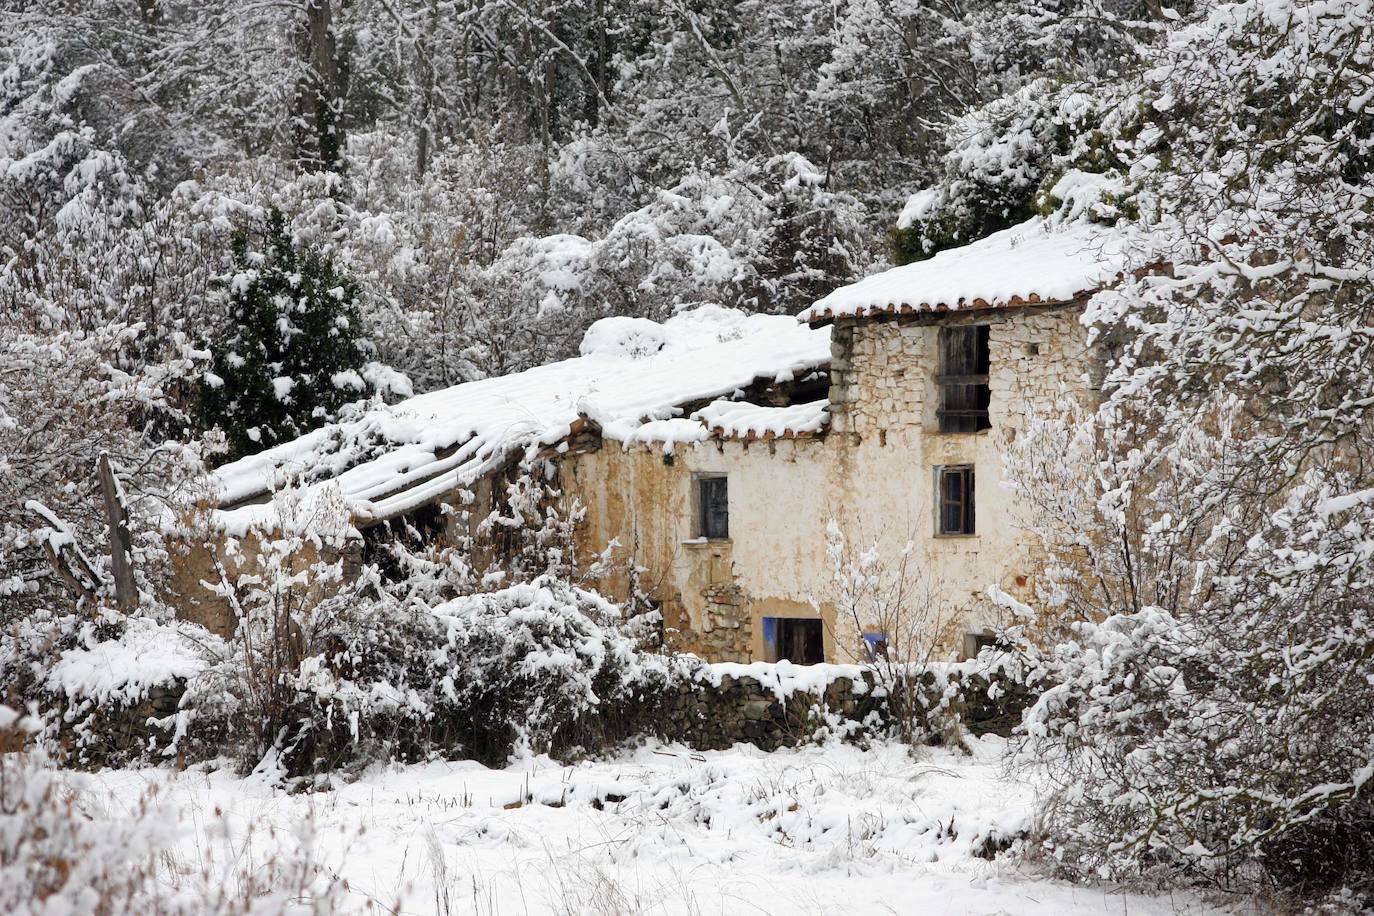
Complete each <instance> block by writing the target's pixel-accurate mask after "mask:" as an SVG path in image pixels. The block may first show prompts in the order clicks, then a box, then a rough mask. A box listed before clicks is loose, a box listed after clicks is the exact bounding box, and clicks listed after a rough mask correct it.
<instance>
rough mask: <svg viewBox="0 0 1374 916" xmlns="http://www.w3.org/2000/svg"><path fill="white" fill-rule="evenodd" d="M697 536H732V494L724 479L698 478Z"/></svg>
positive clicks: (713, 537)
mask: <svg viewBox="0 0 1374 916" xmlns="http://www.w3.org/2000/svg"><path fill="white" fill-rule="evenodd" d="M697 536H698V537H704V538H712V539H715V538H728V537H729V536H730V493H729V489H728V485H727V483H726V478H724V477H698V478H697Z"/></svg>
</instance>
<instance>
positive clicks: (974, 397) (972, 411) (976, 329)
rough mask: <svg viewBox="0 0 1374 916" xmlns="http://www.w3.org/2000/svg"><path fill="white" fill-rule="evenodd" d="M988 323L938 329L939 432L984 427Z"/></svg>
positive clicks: (987, 424)
mask: <svg viewBox="0 0 1374 916" xmlns="http://www.w3.org/2000/svg"><path fill="white" fill-rule="evenodd" d="M989 365H990V358H989V356H988V326H987V325H985V324H979V325H971V326H968V327H957V328H941V329H940V374H939V376H938V377H937V378H936V381H937V382H938V383H939V385H940V408H939V410H938V411H937V412H936V413H937V415H938V417H939V419H940V432H942V433H976V432H977V431H978V430H980V429H988V428H990V427H991V426H992V423H991V422H990V421H989V420H988V402H989V401H990V400H991V394H990V392H989V391H988V367H989Z"/></svg>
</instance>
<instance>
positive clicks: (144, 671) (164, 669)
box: [47, 617, 207, 704]
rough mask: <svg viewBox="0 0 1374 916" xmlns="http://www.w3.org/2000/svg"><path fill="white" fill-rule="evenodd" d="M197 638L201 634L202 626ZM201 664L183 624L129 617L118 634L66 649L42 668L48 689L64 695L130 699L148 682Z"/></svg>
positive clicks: (189, 673)
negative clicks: (122, 630)
mask: <svg viewBox="0 0 1374 916" xmlns="http://www.w3.org/2000/svg"><path fill="white" fill-rule="evenodd" d="M197 630H198V636H197V638H199V639H201V640H202V641H203V640H204V639H205V638H206V635H207V634H206V633H205V631H204V630H199V628H197ZM205 664H206V656H205V653H204V651H203V650H202V649H201V648H200V647H198V646H197V644H196V643H195V642H192V639H191V637H190V636H189V635H187V634H186V633H183V625H181V624H173V625H166V624H160V623H157V622H156V621H154V620H151V619H148V618H144V617H130V618H129V619H128V623H127V627H126V629H125V631H124V632H123V633H122V634H121V635H120V637H119V638H118V639H112V640H106V641H102V642H97V643H95V644H94V645H92V646H91V647H90V648H80V649H68V650H67V651H66V652H63V653H62V656H61V658H59V659H58V660H57V664H55V665H53V667H52V670H51V671H49V672H48V678H47V686H48V689H50V690H52V691H54V692H56V693H58V694H61V695H62V696H66V697H69V698H73V699H76V698H81V699H91V700H96V701H98V702H100V703H108V702H110V701H112V700H114V701H119V702H122V703H126V704H127V703H135V702H138V701H139V700H140V699H142V698H143V697H144V695H146V693H147V691H148V688H150V687H156V686H159V685H164V684H170V683H171V682H172V681H175V680H178V679H182V680H185V679H189V678H191V677H193V676H195V675H197V674H199V673H200V672H201V671H202V670H204V668H205Z"/></svg>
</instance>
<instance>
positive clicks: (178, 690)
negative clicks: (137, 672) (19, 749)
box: [54, 682, 185, 769]
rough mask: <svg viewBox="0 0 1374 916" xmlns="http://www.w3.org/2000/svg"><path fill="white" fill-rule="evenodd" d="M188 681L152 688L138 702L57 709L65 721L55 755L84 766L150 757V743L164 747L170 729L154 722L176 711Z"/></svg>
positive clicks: (59, 718)
mask: <svg viewBox="0 0 1374 916" xmlns="http://www.w3.org/2000/svg"><path fill="white" fill-rule="evenodd" d="M183 693H185V685H184V684H182V683H180V682H174V683H171V684H166V685H163V686H158V687H150V688H148V691H147V695H146V696H145V697H144V699H143V700H142V701H141V702H139V703H137V704H135V705H133V706H120V705H113V704H112V705H107V706H96V707H86V706H83V707H81V708H73V707H70V706H68V707H66V708H62V709H60V710H57V713H58V714H57V715H56V716H55V721H57V722H58V723H60V724H59V725H58V729H57V735H56V750H55V752H54V756H55V757H56V758H57V759H58V760H59V761H60V762H62V763H63V764H64V765H66V766H72V767H80V768H82V769H99V768H101V767H117V766H124V765H127V764H129V763H133V762H135V761H139V760H148V759H150V757H151V755H150V754H149V748H150V745H154V746H156V747H158V748H161V747H165V746H166V744H167V742H168V741H169V739H170V738H171V733H170V731H167V730H164V729H162V728H159V727H157V726H156V725H152V724H150V721H149V720H152V719H166V718H168V717H169V716H173V715H175V714H176V712H177V708H178V706H179V705H180V703H181V697H182V694H183Z"/></svg>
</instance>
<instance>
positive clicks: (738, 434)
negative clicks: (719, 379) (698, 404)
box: [696, 398, 830, 439]
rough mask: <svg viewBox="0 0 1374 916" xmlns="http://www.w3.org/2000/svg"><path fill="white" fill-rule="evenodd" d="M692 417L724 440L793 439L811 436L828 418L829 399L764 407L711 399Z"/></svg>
mask: <svg viewBox="0 0 1374 916" xmlns="http://www.w3.org/2000/svg"><path fill="white" fill-rule="evenodd" d="M696 417H697V418H698V419H700V420H701V422H702V423H703V424H705V425H706V427H707V428H708V429H710V430H711V432H712V433H714V434H715V435H717V436H720V437H722V438H728V439H794V438H797V437H799V436H813V435H815V434H816V433H818V432H820V431H821V429H822V428H823V427H824V426H825V424H826V422H827V421H828V420H829V419H830V402H829V401H827V400H825V399H824V398H822V399H821V400H819V401H810V402H808V403H805V404H789V405H788V406H786V407H767V406H762V405H759V404H750V403H747V402H742V401H713V402H711V403H710V404H707V405H706V406H705V407H703V408H702V409H701V410H698V411H697V412H696Z"/></svg>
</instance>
